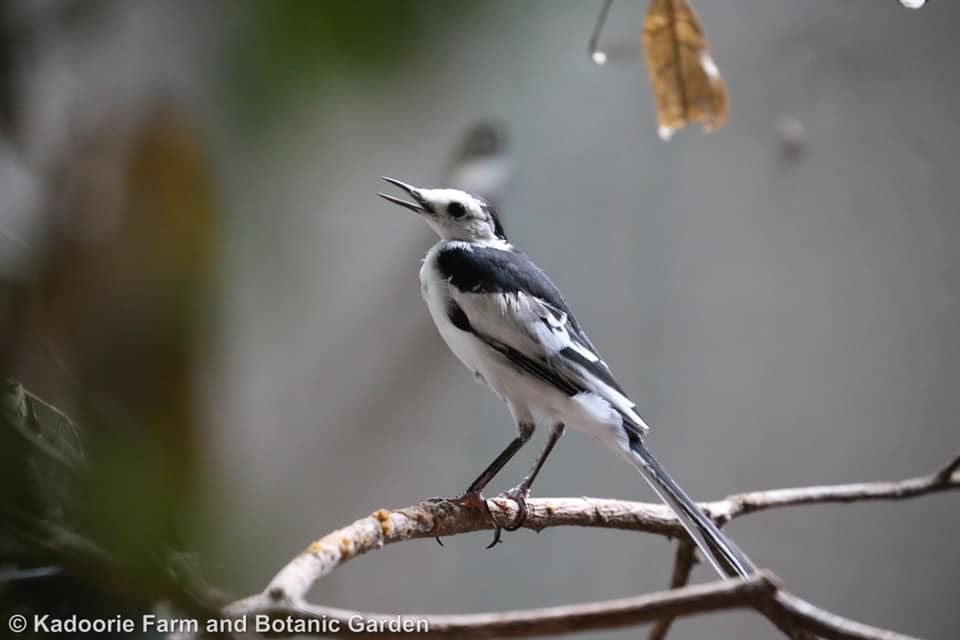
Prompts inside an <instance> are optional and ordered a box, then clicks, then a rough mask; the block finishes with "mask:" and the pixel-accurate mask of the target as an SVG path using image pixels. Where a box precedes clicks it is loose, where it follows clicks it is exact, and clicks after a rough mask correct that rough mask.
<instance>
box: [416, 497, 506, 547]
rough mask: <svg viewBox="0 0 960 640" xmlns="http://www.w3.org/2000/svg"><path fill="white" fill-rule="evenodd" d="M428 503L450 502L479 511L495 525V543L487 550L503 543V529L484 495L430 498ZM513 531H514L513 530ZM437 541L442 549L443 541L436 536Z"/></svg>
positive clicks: (489, 545)
mask: <svg viewBox="0 0 960 640" xmlns="http://www.w3.org/2000/svg"><path fill="white" fill-rule="evenodd" d="M427 502H449V503H451V504H456V505H460V506H463V507H470V508H472V509H479V510H480V511H481V512H482V513H483V514H484V515H485V516H486V517H487V519H488V520H489V521H490V523H491V524H492V525H493V541H492V542H491V543H490V544H488V545H487V546H486V548H487V549H492V548H493V547H495V546H496V545H497V544H498V543H500V542H502V540H501V539H500V538H501V535H500V534H501V529H502V527H501V526H500V524H499V523H498V522H497V519H496V518H494V517H493V512H492V511H490V505H489V504H487V499H486V498H484V497H483V494H482V493H481V492H479V491H468V492H467V493H464V494H463V495H461V496H458V497H456V498H430V499H429V500H427ZM511 531H512V529H511ZM435 540H436V541H437V544H439V545H440V546H441V547H442V546H443V541H442V540H440V536H436V538H435Z"/></svg>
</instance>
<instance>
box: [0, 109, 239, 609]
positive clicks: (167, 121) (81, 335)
mask: <svg viewBox="0 0 960 640" xmlns="http://www.w3.org/2000/svg"><path fill="white" fill-rule="evenodd" d="M84 136H85V139H84V140H83V141H82V144H79V145H78V146H77V149H78V150H80V151H81V152H80V153H78V154H76V155H72V154H71V155H68V156H67V157H65V158H64V159H63V161H62V163H61V164H60V166H59V167H58V169H57V170H56V172H55V176H54V177H53V180H52V183H53V187H54V188H53V189H52V191H51V193H52V196H51V198H50V199H49V201H48V206H49V208H50V211H49V212H48V219H49V220H51V221H52V224H51V225H50V229H49V231H48V236H49V237H48V242H47V245H46V251H44V252H42V253H40V252H38V253H37V265H36V271H35V275H34V276H32V277H31V278H30V279H29V281H25V282H19V283H17V282H8V283H4V286H3V287H2V295H3V297H4V298H6V299H7V300H9V301H10V302H11V304H10V305H9V306H7V307H6V308H4V310H3V314H2V316H0V320H2V322H3V327H2V328H3V329H5V331H4V332H3V333H2V334H0V335H2V336H3V341H2V342H3V344H2V347H0V353H2V355H3V356H4V360H3V362H2V363H0V365H2V366H3V370H4V371H8V372H12V371H15V372H17V375H18V376H22V378H23V379H26V380H29V381H30V388H34V387H39V388H43V389H45V392H44V395H46V394H47V393H48V392H49V393H51V394H53V395H54V396H55V397H56V403H57V405H58V406H63V407H65V408H69V413H70V415H72V416H74V417H75V418H76V420H77V423H79V424H80V425H82V427H83V429H82V431H81V430H79V429H78V428H77V427H76V425H75V424H74V422H73V420H71V419H70V418H68V417H67V416H66V414H65V413H64V412H61V411H60V410H59V409H57V408H55V407H54V406H52V405H51V404H48V403H46V402H44V401H41V400H40V399H39V398H38V397H37V396H35V395H33V394H32V393H30V392H29V391H28V390H25V389H24V387H23V386H22V385H21V384H20V383H19V382H17V381H15V380H8V381H7V383H6V387H5V388H4V392H5V396H4V400H5V402H4V415H3V420H4V424H3V425H0V450H2V451H3V456H2V457H3V460H2V461H0V466H2V467H3V478H2V480H3V485H4V486H5V487H6V489H5V490H4V492H3V494H2V495H0V499H2V502H0V510H2V515H3V520H2V524H3V525H4V526H3V529H2V530H0V551H2V553H3V555H2V557H0V568H4V566H6V567H13V569H14V570H15V571H17V572H23V571H24V570H27V572H28V573H29V571H30V570H32V568H33V567H37V566H54V567H56V568H58V569H62V570H63V574H64V575H65V576H68V577H69V580H71V581H74V582H76V583H79V584H84V585H86V589H88V590H89V589H93V590H96V591H100V592H102V593H104V594H112V596H110V598H116V601H117V603H123V602H128V601H130V600H131V599H133V600H134V601H139V602H141V603H150V602H154V601H155V600H157V599H158V598H161V597H175V593H176V591H177V588H176V587H174V586H172V584H171V583H172V580H173V576H172V575H171V569H170V559H171V557H176V556H180V555H182V552H183V546H182V542H181V538H182V534H181V532H182V531H183V530H184V529H185V528H187V527H189V526H190V522H191V520H192V518H193V517H194V516H195V510H194V505H193V504H192V499H193V497H194V496H196V494H197V491H196V487H195V477H196V473H197V465H198V463H197V451H198V447H199V445H198V440H199V439H201V438H202V436H203V433H204V422H203V414H202V411H201V406H200V405H201V403H200V400H199V398H198V395H197V394H198V380H199V379H200V378H201V377H202V376H203V375H204V369H205V367H204V363H203V362H202V361H201V360H200V358H199V355H198V352H201V351H202V347H203V345H205V344H207V343H208V335H207V320H208V318H207V316H208V313H209V308H210V306H211V304H210V293H211V287H212V284H213V283H212V275H213V268H214V267H215V265H216V264H217V263H218V255H219V237H220V231H221V229H220V224H221V221H220V210H219V205H218V197H217V194H216V191H215V189H214V187H213V179H212V175H211V171H210V168H209V166H208V163H207V160H206V157H205V153H204V149H203V144H202V140H201V138H200V136H199V135H198V131H197V130H196V129H195V127H194V126H193V124H192V122H191V120H190V119H189V118H188V117H186V116H185V114H184V113H183V112H182V111H181V110H180V109H179V108H177V107H176V106H174V105H170V104H156V105H154V106H153V107H152V108H151V109H149V110H147V111H146V112H145V113H142V114H140V115H138V116H137V117H132V118H131V122H130V123H129V124H128V125H122V126H120V125H116V124H112V125H111V126H108V127H104V128H94V129H91V130H88V131H84ZM8 455H9V456H10V459H9V460H8V459H6V458H7V456H8ZM4 534H5V535H4ZM105 564H106V565H107V566H110V567H115V569H114V570H111V571H104V565H105ZM58 575H59V574H58ZM58 579H59V578H58ZM2 583H3V580H0V587H2V586H3V584H2ZM57 589H59V587H58V588H57ZM57 589H52V590H51V591H50V592H49V595H50V597H51V599H52V600H51V601H50V602H47V603H46V604H47V605H49V606H50V607H52V606H54V605H55V604H56V603H57V602H61V604H62V600H57V598H67V599H72V596H71V595H70V594H65V593H61V592H60V591H58V590H57ZM0 591H2V589H0ZM57 594H59V595H57ZM104 598H107V599H106V600H104ZM104 598H101V599H100V600H101V602H105V601H106V602H109V601H110V599H109V598H108V597H107V596H106V595H105V596H104ZM74 604H75V603H74ZM71 606H73V605H71Z"/></svg>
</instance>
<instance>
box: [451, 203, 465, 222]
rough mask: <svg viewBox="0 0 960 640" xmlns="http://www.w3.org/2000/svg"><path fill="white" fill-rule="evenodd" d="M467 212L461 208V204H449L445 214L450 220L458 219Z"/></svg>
mask: <svg viewBox="0 0 960 640" xmlns="http://www.w3.org/2000/svg"><path fill="white" fill-rule="evenodd" d="M466 212H467V208H466V207H464V206H463V203H462V202H451V203H450V204H448V205H447V213H448V214H450V216H451V217H452V218H459V217H461V216H463V215H464V214H465V213H466Z"/></svg>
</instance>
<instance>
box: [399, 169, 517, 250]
mask: <svg viewBox="0 0 960 640" xmlns="http://www.w3.org/2000/svg"><path fill="white" fill-rule="evenodd" d="M384 180H386V181H387V182H389V183H390V184H393V185H396V186H398V187H400V188H401V189H403V190H404V191H406V192H407V193H408V194H409V195H410V197H411V198H412V199H413V200H414V202H407V201H405V200H401V199H399V198H394V197H393V196H388V195H385V194H383V193H381V194H380V197H382V198H384V199H385V200H388V201H390V202H392V203H394V204H398V205H400V206H402V207H405V208H407V209H410V210H411V211H414V212H415V213H416V214H417V215H419V216H420V217H421V218H423V220H425V221H426V223H427V224H429V225H430V227H431V228H432V229H433V230H434V231H436V233H437V235H438V236H440V238H441V239H443V240H467V241H474V242H505V241H506V237H505V236H504V234H503V228H502V227H501V226H500V222H499V220H498V219H497V214H496V213H495V212H494V211H493V209H492V208H490V206H489V205H488V204H487V203H486V202H484V201H483V199H481V198H478V197H476V196H472V195H470V194H469V193H465V192H463V191H458V190H456V189H418V188H416V187H412V186H410V185H408V184H405V183H403V182H400V181H399V180H394V179H393V178H384Z"/></svg>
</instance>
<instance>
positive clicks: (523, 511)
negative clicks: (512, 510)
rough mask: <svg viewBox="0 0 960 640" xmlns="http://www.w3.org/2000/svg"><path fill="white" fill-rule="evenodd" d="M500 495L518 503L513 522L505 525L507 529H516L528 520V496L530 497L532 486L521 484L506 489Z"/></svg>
mask: <svg viewBox="0 0 960 640" xmlns="http://www.w3.org/2000/svg"><path fill="white" fill-rule="evenodd" d="M500 496H501V497H503V498H509V499H511V500H513V501H514V502H516V503H517V515H516V517H515V518H514V519H513V522H511V523H510V524H507V525H504V526H503V528H504V529H505V530H507V531H516V530H517V529H519V528H520V527H522V526H523V523H524V522H526V521H527V513H528V512H527V498H529V497H530V487H527V486H524V485H523V484H519V485H517V486H515V487H514V488H513V489H510V490H509V491H504V492H503V493H501V494H500Z"/></svg>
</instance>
